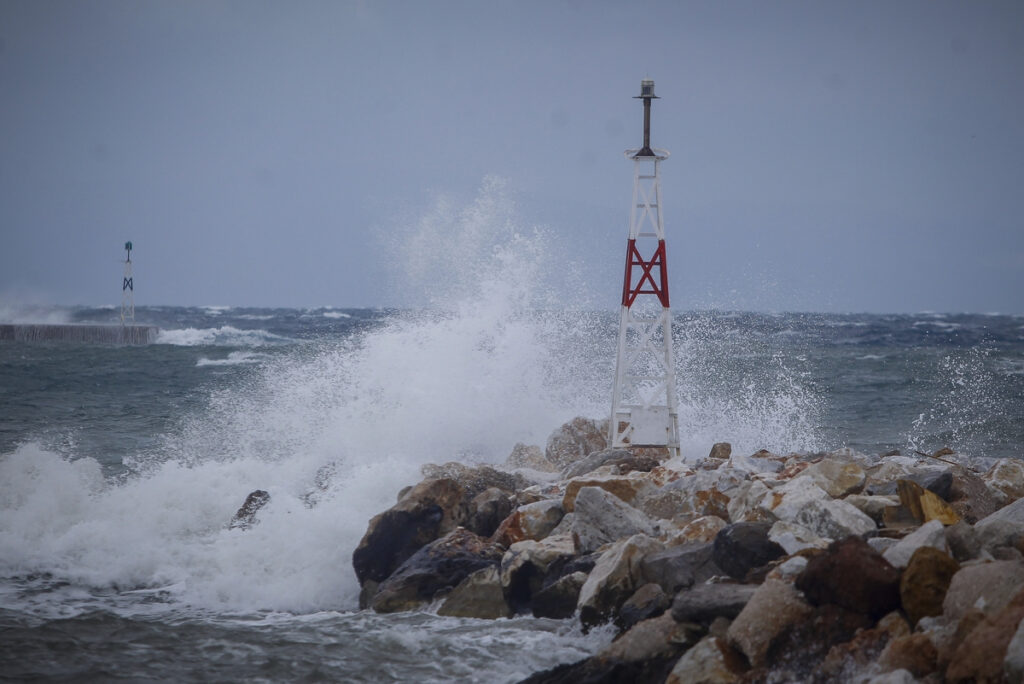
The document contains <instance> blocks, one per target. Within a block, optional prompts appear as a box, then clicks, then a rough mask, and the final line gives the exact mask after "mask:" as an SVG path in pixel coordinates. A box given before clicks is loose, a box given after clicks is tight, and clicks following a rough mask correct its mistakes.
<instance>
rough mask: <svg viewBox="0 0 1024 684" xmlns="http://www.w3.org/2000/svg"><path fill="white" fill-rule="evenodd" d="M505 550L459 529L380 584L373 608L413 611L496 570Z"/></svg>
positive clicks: (414, 556) (418, 553)
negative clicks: (485, 570) (473, 577)
mask: <svg viewBox="0 0 1024 684" xmlns="http://www.w3.org/2000/svg"><path fill="white" fill-rule="evenodd" d="M504 553H505V548H504V547H503V546H501V545H500V544H495V543H494V542H490V541H488V540H486V539H484V538H482V537H480V536H478V535H475V534H473V533H472V532H470V531H469V530H467V529H465V528H462V527H459V528H456V529H455V530H453V531H452V532H450V533H448V534H447V535H445V536H444V537H442V538H441V539H438V540H436V541H433V542H431V543H430V544H428V545H426V546H424V547H423V548H422V549H420V550H419V551H417V552H416V553H414V554H413V555H412V556H411V557H410V558H409V559H408V560H407V561H405V562H404V563H403V564H402V565H401V566H400V567H399V568H398V569H397V570H396V571H395V572H394V574H392V575H391V576H390V577H388V578H387V579H386V580H385V581H384V582H382V583H381V585H380V587H379V588H378V589H377V594H376V596H374V597H373V601H372V602H371V606H372V608H373V609H374V610H376V611H377V612H379V613H393V612H396V611H399V610H410V609H412V608H416V607H418V606H420V605H422V604H424V603H426V602H429V601H432V600H433V599H434V598H435V597H437V596H438V595H440V594H443V593H446V592H448V591H451V590H452V589H454V588H455V587H457V586H458V585H459V584H460V583H461V582H462V581H463V580H465V579H466V578H467V577H469V575H471V574H473V573H474V572H476V571H477V570H481V569H483V568H486V567H490V566H497V565H498V563H499V562H500V561H501V557H502V556H503V555H504Z"/></svg>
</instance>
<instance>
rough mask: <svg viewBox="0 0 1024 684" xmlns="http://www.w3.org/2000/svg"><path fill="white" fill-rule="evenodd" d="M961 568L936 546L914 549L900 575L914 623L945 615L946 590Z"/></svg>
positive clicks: (904, 601) (902, 593) (906, 609)
mask: <svg viewBox="0 0 1024 684" xmlns="http://www.w3.org/2000/svg"><path fill="white" fill-rule="evenodd" d="M959 570H960V564H959V563H957V562H956V561H955V560H953V559H952V558H950V557H949V555H947V554H945V553H943V552H942V551H940V550H938V549H936V548H932V547H931V546H922V547H921V548H919V549H918V550H917V551H915V552H914V555H912V556H911V557H910V563H908V564H907V569H906V570H904V571H903V576H902V577H901V578H900V602H901V603H902V605H903V610H904V612H906V614H907V617H908V618H910V624H911V625H916V624H917V622H918V620H920V619H921V618H923V617H928V616H932V615H942V601H943V600H944V599H945V598H946V590H948V589H949V583H950V581H951V580H952V579H953V575H955V574H956V573H957V571H959ZM893 669H897V668H893ZM907 669H910V668H907ZM917 676H921V675H917Z"/></svg>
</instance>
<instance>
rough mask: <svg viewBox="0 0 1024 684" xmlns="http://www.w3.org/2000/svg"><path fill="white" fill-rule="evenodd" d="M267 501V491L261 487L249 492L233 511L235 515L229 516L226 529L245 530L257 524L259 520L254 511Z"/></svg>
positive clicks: (268, 497) (268, 499)
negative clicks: (236, 509)
mask: <svg viewBox="0 0 1024 684" xmlns="http://www.w3.org/2000/svg"><path fill="white" fill-rule="evenodd" d="M268 503H270V494H269V493H267V492H265V491H263V490H262V489H257V490H256V491H254V492H250V493H249V496H247V497H245V502H244V503H243V504H242V507H241V508H239V509H238V512H237V513H235V517H233V518H231V522H230V523H228V529H231V530H247V529H249V528H250V527H252V526H253V525H256V524H258V523H259V520H257V519H256V513H258V512H259V510H260V509H261V508H263V507H264V506H266V505H267V504H268Z"/></svg>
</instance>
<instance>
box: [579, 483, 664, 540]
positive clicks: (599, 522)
mask: <svg viewBox="0 0 1024 684" xmlns="http://www.w3.org/2000/svg"><path fill="white" fill-rule="evenodd" d="M657 533H658V532H657V529H656V527H655V525H654V523H653V522H652V521H651V519H650V518H648V517H647V516H646V515H644V514H643V513H642V512H641V511H638V510H637V509H635V508H633V507H632V506H630V505H629V504H627V503H626V502H625V501H623V500H622V499H620V498H619V497H617V496H615V495H614V494H611V493H609V492H606V491H605V490H603V489H601V488H600V487H583V488H582V489H580V491H579V493H578V494H577V495H576V508H575V515H574V516H573V520H572V537H573V540H574V541H575V543H576V552H577V553H590V552H592V551H596V550H597V549H598V548H599V547H601V546H603V545H604V544H607V543H608V542H612V541H615V540H617V539H621V538H622V537H628V536H631V535H634V534H646V535H648V536H654V535H656V534H657Z"/></svg>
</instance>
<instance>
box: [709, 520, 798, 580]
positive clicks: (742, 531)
mask: <svg viewBox="0 0 1024 684" xmlns="http://www.w3.org/2000/svg"><path fill="white" fill-rule="evenodd" d="M770 530H771V525H770V524H769V523H763V522H741V523H733V524H732V525H729V526H728V527H726V528H724V529H723V530H722V531H721V532H719V533H718V536H716V537H715V542H714V552H713V555H712V558H713V559H714V562H715V565H717V566H718V567H719V568H721V569H722V570H723V571H725V573H726V574H728V575H729V576H730V577H733V578H735V579H739V580H742V579H744V578H745V577H746V576H747V573H748V572H750V571H751V570H753V569H755V568H760V567H761V566H764V565H767V564H768V563H770V562H771V561H773V560H775V559H777V558H780V557H782V556H784V555H786V552H785V550H784V549H783V548H782V547H781V546H779V545H778V544H776V543H775V542H773V541H772V540H771V539H769V538H768V532H769V531H770Z"/></svg>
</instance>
